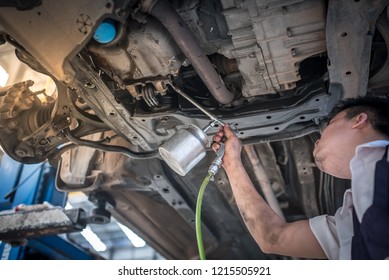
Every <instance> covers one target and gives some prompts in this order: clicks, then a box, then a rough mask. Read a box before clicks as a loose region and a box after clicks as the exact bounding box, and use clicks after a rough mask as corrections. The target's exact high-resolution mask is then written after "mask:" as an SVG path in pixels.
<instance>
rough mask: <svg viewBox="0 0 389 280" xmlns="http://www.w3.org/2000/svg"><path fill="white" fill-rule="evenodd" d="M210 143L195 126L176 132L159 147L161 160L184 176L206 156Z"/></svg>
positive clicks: (203, 133)
mask: <svg viewBox="0 0 389 280" xmlns="http://www.w3.org/2000/svg"><path fill="white" fill-rule="evenodd" d="M209 144H210V141H209V139H208V137H207V135H206V134H205V132H204V131H203V130H201V129H200V128H198V127H197V126H195V125H189V127H188V128H182V129H180V130H178V131H177V132H176V133H175V134H174V135H173V136H172V137H171V138H170V139H168V140H167V141H166V142H165V143H163V144H162V145H161V146H160V147H159V153H160V155H161V157H162V158H163V160H164V161H165V162H166V163H167V165H169V167H170V168H171V169H173V170H174V171H175V172H176V173H178V174H179V175H181V176H185V175H186V174H187V173H188V172H189V171H190V170H191V169H192V168H193V167H194V166H195V165H196V164H197V163H199V162H200V160H202V159H203V158H204V156H205V154H206V148H207V147H208V146H209Z"/></svg>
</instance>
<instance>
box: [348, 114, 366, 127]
mask: <svg viewBox="0 0 389 280" xmlns="http://www.w3.org/2000/svg"><path fill="white" fill-rule="evenodd" d="M368 121H369V116H368V115H367V114H366V113H364V112H363V113H360V114H358V115H357V116H355V117H354V124H353V126H352V128H362V127H364V126H366V125H367V124H368Z"/></svg>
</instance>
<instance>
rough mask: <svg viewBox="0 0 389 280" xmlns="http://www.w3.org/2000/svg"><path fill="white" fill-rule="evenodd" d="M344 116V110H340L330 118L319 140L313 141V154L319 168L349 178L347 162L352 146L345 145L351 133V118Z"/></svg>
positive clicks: (350, 156) (349, 158) (350, 155)
mask: <svg viewBox="0 0 389 280" xmlns="http://www.w3.org/2000/svg"><path fill="white" fill-rule="evenodd" d="M345 116H346V112H344V111H342V112H340V113H338V114H337V115H335V116H334V117H333V118H332V119H331V121H330V122H329V123H328V126H327V127H326V128H325V129H324V131H323V133H322V135H321V138H320V140H318V141H317V142H316V143H315V148H314V150H313V156H314V158H315V162H316V165H317V167H318V168H319V169H320V170H322V171H324V172H326V173H328V174H330V175H333V176H335V177H338V178H343V179H349V178H350V177H351V174H350V167H349V162H350V160H351V158H352V156H353V154H354V150H353V149H354V148H353V147H349V146H350V145H347V143H349V141H348V140H349V139H350V137H353V134H352V120H348V119H347V118H346V117H345ZM350 148H351V149H350ZM350 153H351V154H350Z"/></svg>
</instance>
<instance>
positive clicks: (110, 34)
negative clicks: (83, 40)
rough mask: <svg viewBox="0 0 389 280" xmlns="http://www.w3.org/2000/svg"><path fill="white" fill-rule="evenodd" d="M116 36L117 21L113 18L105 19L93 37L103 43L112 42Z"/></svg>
mask: <svg viewBox="0 0 389 280" xmlns="http://www.w3.org/2000/svg"><path fill="white" fill-rule="evenodd" d="M115 37H116V28H115V23H114V21H113V20H111V19H106V20H104V21H103V22H102V23H101V24H100V25H99V27H97V29H96V31H95V34H93V39H95V40H96V41H97V42H99V43H101V44H107V43H109V42H112V40H113V39H115Z"/></svg>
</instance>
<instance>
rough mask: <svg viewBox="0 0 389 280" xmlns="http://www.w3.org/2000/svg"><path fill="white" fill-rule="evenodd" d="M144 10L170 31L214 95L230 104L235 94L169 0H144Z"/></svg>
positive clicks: (219, 100)
mask: <svg viewBox="0 0 389 280" xmlns="http://www.w3.org/2000/svg"><path fill="white" fill-rule="evenodd" d="M142 10H143V11H144V12H145V13H148V14H150V15H152V16H154V17H155V18H157V19H158V20H159V21H160V22H161V23H162V24H163V26H165V28H166V29H167V30H168V31H169V32H170V34H171V35H172V37H173V38H174V40H175V41H176V43H177V45H178V46H179V47H180V48H181V50H182V52H183V53H184V54H185V56H186V57H187V59H189V61H190V62H191V63H192V65H193V67H194V69H195V70H196V71H197V73H198V75H199V76H200V78H201V79H202V80H203V82H204V84H205V85H206V86H207V88H208V89H209V91H210V92H211V94H212V95H213V97H214V98H215V99H216V100H217V101H218V102H220V103H222V104H230V103H231V102H232V101H233V100H234V98H235V96H234V94H233V93H232V92H231V91H229V90H228V89H227V88H226V87H225V85H224V84H223V82H222V80H221V79H220V77H219V75H218V73H217V72H216V70H215V69H214V68H213V66H212V64H211V62H210V61H209V59H208V57H207V56H206V54H205V53H204V51H203V50H202V49H201V48H200V46H199V45H198V43H197V41H196V38H195V37H194V36H193V34H192V33H191V31H190V30H189V28H188V27H187V26H186V24H185V23H184V22H183V20H182V19H181V17H180V15H179V14H178V13H177V12H176V11H175V10H174V9H173V8H172V7H171V5H170V3H169V2H168V0H144V1H143V2H142Z"/></svg>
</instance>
